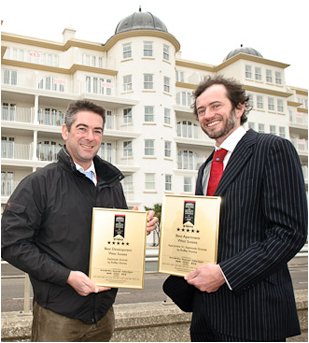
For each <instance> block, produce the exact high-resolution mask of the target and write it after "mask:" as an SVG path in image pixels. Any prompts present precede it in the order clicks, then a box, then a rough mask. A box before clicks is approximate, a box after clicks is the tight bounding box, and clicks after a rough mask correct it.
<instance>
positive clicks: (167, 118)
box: [164, 108, 171, 125]
mask: <svg viewBox="0 0 309 343" xmlns="http://www.w3.org/2000/svg"><path fill="white" fill-rule="evenodd" d="M164 124H167V125H171V110H170V109H169V108H164Z"/></svg>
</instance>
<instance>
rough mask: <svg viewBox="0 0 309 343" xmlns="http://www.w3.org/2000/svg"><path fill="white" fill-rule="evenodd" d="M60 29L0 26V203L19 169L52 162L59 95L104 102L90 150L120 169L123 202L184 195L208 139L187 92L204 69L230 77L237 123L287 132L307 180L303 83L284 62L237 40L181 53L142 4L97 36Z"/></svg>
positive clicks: (62, 99) (62, 103)
mask: <svg viewBox="0 0 309 343" xmlns="http://www.w3.org/2000/svg"><path fill="white" fill-rule="evenodd" d="M75 34H76V32H75V30H72V29H65V30H64V31H63V42H52V41H47V40H41V39H36V38H32V37H26V36H22V35H16V34H10V33H5V32H3V33H2V40H1V61H2V71H1V87H2V89H1V102H2V104H1V105H2V106H1V107H2V109H1V125H2V133H1V143H2V144H1V165H2V169H1V207H2V209H3V207H4V205H5V203H6V202H7V200H8V197H9V196H10V194H11V193H12V191H13V190H14V189H15V188H16V186H17V185H18V183H19V182H20V181H21V180H22V179H23V178H24V177H25V176H26V175H28V174H30V173H32V172H34V171H35V170H37V169H38V168H42V167H44V166H45V165H47V164H48V163H50V162H52V161H55V159H56V156H57V152H58V151H59V149H60V148H61V146H62V145H63V144H64V142H63V140H62V137H61V126H62V124H63V122H64V113H65V110H66V108H67V106H68V104H69V103H70V102H71V101H73V100H77V99H87V100H90V101H93V102H95V103H97V104H99V105H101V106H103V107H104V108H105V109H106V113H107V120H106V125H105V129H104V136H103V141H102V144H101V149H100V151H99V155H100V156H101V157H102V158H103V159H105V160H107V161H109V162H111V163H113V164H115V165H116V166H117V167H118V168H119V169H120V170H121V171H122V173H123V174H124V175H125V179H124V180H123V187H124V192H125V195H126V199H127V202H128V205H129V207H130V208H132V207H133V206H136V205H137V206H138V207H139V209H141V210H143V209H144V206H148V207H153V205H154V204H156V203H161V202H162V197H163V194H194V190H195V180H196V177H197V171H198V168H199V166H200V165H201V164H202V163H203V162H204V161H205V159H206V157H207V156H208V155H209V154H210V153H211V151H212V150H213V147H214V141H212V140H211V139H209V138H208V137H207V136H206V135H205V134H204V133H203V132H202V130H201V129H200V126H199V123H198V121H197V119H196V118H195V116H194V115H193V114H192V109H191V107H190V106H191V103H192V98H191V94H192V91H193V90H194V89H195V88H196V87H197V85H198V84H199V82H200V81H202V80H203V79H204V78H205V77H207V76H208V75H210V76H212V75H216V74H222V75H225V76H226V77H234V78H236V79H237V80H239V81H240V82H241V83H242V84H243V87H244V88H245V89H246V91H247V93H248V94H250V97H251V101H252V107H253V110H252V111H251V112H250V114H249V119H248V123H246V125H245V128H248V127H250V128H253V129H255V130H256V131H259V132H265V133H272V134H275V135H280V136H282V137H285V138H287V139H290V140H291V141H292V143H293V144H294V146H295V147H296V149H297V151H298V153H299V156H300V159H301V163H302V165H303V171H304V175H305V180H306V184H307V183H308V179H307V174H308V148H307V146H308V140H307V139H308V138H307V137H308V90H307V89H301V88H298V87H292V86H288V85H287V84H286V81H285V68H287V67H288V66H289V65H288V64H285V63H281V62H277V61H272V60H268V59H265V58H264V57H262V55H261V54H260V53H259V52H257V51H256V50H254V49H248V48H243V47H241V48H239V49H236V50H235V51H232V52H231V53H229V55H227V57H226V58H225V59H224V60H223V62H222V63H221V64H219V65H210V64H206V63H197V62H194V61H188V60H184V59H182V58H181V53H180V43H179V41H178V40H177V39H176V38H175V37H174V36H173V35H171V34H170V33H169V32H168V30H167V29H166V26H165V25H164V23H162V22H161V21H160V20H159V19H158V18H157V17H155V16H153V15H152V14H151V13H148V12H136V13H133V14H132V15H130V16H128V17H127V18H124V19H123V20H121V21H120V22H119V24H118V25H117V27H116V30H115V34H114V35H113V36H112V37H111V38H110V39H109V40H108V41H107V42H106V43H105V44H98V43H94V42H90V41H82V40H79V39H77V38H75Z"/></svg>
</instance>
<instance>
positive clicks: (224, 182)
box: [215, 130, 257, 195]
mask: <svg viewBox="0 0 309 343" xmlns="http://www.w3.org/2000/svg"><path fill="white" fill-rule="evenodd" d="M256 138H257V133H256V132H255V131H253V130H249V131H248V132H247V133H246V134H245V136H244V137H243V138H242V139H241V140H240V141H239V143H238V144H237V145H236V148H235V150H234V151H233V153H232V155H231V158H230V160H229V162H228V164H227V167H226V169H225V170H224V173H223V174H222V178H221V180H220V182H219V185H218V188H217V190H216V192H215V195H222V194H224V192H225V191H226V189H227V188H228V187H229V185H230V184H231V182H233V181H234V179H235V178H236V177H237V176H238V174H239V173H240V171H241V170H242V169H243V168H244V166H245V164H246V163H247V161H248V159H249V158H250V157H251V155H252V151H253V149H252V146H253V145H254V144H255V142H256Z"/></svg>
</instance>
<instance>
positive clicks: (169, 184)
mask: <svg viewBox="0 0 309 343" xmlns="http://www.w3.org/2000/svg"><path fill="white" fill-rule="evenodd" d="M165 191H167V192H170V191H172V175H169V174H165Z"/></svg>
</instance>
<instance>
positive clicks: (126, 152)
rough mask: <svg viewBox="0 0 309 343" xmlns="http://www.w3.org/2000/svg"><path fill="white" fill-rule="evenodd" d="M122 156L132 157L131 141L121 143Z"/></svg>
mask: <svg viewBox="0 0 309 343" xmlns="http://www.w3.org/2000/svg"><path fill="white" fill-rule="evenodd" d="M123 156H125V157H129V156H133V151H132V141H128V142H123Z"/></svg>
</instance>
